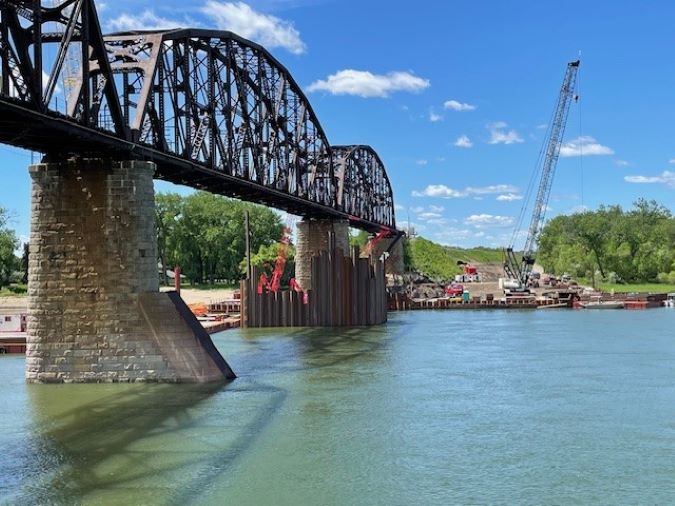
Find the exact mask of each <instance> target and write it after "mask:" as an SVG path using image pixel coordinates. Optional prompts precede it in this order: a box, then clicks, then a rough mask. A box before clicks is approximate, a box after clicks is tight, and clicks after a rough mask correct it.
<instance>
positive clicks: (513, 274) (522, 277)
mask: <svg viewBox="0 0 675 506" xmlns="http://www.w3.org/2000/svg"><path fill="white" fill-rule="evenodd" d="M580 63H581V62H580V60H575V61H572V62H569V63H568V64H567V70H566V72H565V78H564V79H563V83H562V86H561V88H560V95H559V97H558V104H557V106H556V109H555V114H554V115H553V122H552V124H551V130H550V135H549V138H548V141H547V143H546V151H545V153H544V157H543V163H542V166H541V171H538V172H540V173H541V180H540V182H539V190H538V191H537V198H536V200H535V202H534V209H533V211H532V219H531V220H530V227H529V229H528V232H527V240H526V241H525V249H524V250H523V256H522V258H521V259H520V261H518V258H517V257H516V254H515V252H514V251H513V246H514V245H513V242H512V243H511V244H510V245H509V247H508V248H506V250H505V252H504V253H505V254H504V257H505V258H504V271H505V273H506V275H507V276H509V277H510V278H512V279H513V280H516V281H517V282H518V283H519V284H520V287H519V288H520V289H526V288H527V283H528V280H529V278H530V275H531V274H532V268H533V266H534V262H535V258H534V252H535V249H536V247H537V240H538V239H539V233H540V232H541V228H542V226H543V224H544V217H545V214H546V207H547V205H548V199H549V196H550V194H551V185H552V184H553V176H554V174H555V168H556V165H557V163H558V157H559V156H560V147H561V145H562V140H563V134H564V133H565V125H566V123H567V116H568V114H569V110H570V105H571V103H572V100H576V99H577V96H576V95H575V94H574V90H575V88H576V80H577V72H578V70H579V64H580ZM514 238H515V235H514Z"/></svg>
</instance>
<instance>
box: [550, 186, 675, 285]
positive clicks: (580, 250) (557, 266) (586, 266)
mask: <svg viewBox="0 0 675 506" xmlns="http://www.w3.org/2000/svg"><path fill="white" fill-rule="evenodd" d="M537 261H538V262H539V263H540V264H541V265H542V266H543V267H544V269H545V270H546V271H547V272H551V273H555V274H562V273H565V272H567V273H569V274H572V275H574V276H577V277H586V278H588V279H592V280H593V281H597V280H598V278H601V279H602V280H603V281H608V282H610V283H616V282H627V283H644V282H662V283H675V217H673V214H672V213H671V212H670V210H668V209H667V208H666V207H664V206H662V205H660V204H658V203H657V202H655V201H646V200H644V199H641V200H638V201H637V202H635V204H634V205H633V208H632V209H630V210H624V209H622V208H621V206H601V207H600V208H599V209H598V210H597V211H588V212H584V213H577V214H573V215H570V216H557V217H556V218H554V219H552V220H550V221H549V222H548V223H547V224H546V225H545V226H544V228H543V230H542V232H541V236H540V238H539V252H538V255H537Z"/></svg>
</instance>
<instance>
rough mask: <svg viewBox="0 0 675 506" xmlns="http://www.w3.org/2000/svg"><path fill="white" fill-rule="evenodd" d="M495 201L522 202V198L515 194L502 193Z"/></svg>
mask: <svg viewBox="0 0 675 506" xmlns="http://www.w3.org/2000/svg"><path fill="white" fill-rule="evenodd" d="M497 200H498V201H499V202H513V201H514V200H523V196H522V195H516V194H515V193H503V194H502V195H499V196H497Z"/></svg>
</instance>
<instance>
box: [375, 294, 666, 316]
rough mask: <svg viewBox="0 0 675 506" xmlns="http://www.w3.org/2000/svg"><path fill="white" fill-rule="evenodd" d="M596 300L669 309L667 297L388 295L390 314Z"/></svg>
mask: <svg viewBox="0 0 675 506" xmlns="http://www.w3.org/2000/svg"><path fill="white" fill-rule="evenodd" d="M594 300H597V301H601V302H602V303H607V304H609V303H615V304H614V305H613V306H612V308H613V309H630V310H640V309H652V308H659V307H664V306H668V294H665V293H662V294H609V293H601V294H579V293H577V292H572V291H570V292H560V293H559V294H558V296H557V297H535V296H533V295H532V296H529V297H528V296H521V297H504V298H495V297H494V296H493V295H491V294H487V295H485V296H482V297H478V296H474V297H464V298H459V297H436V298H411V297H409V296H408V295H407V294H404V293H393V294H389V297H388V308H389V310H390V311H415V310H423V309H456V310H462V309H474V310H475V309H563V308H567V309H590V308H592V307H593V304H594V302H593V301H594Z"/></svg>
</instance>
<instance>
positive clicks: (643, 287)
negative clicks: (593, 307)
mask: <svg viewBox="0 0 675 506" xmlns="http://www.w3.org/2000/svg"><path fill="white" fill-rule="evenodd" d="M598 288H600V289H601V290H602V291H603V292H612V291H614V293H670V292H675V285H674V284H666V283H636V284H616V283H600V284H599V286H598Z"/></svg>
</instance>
